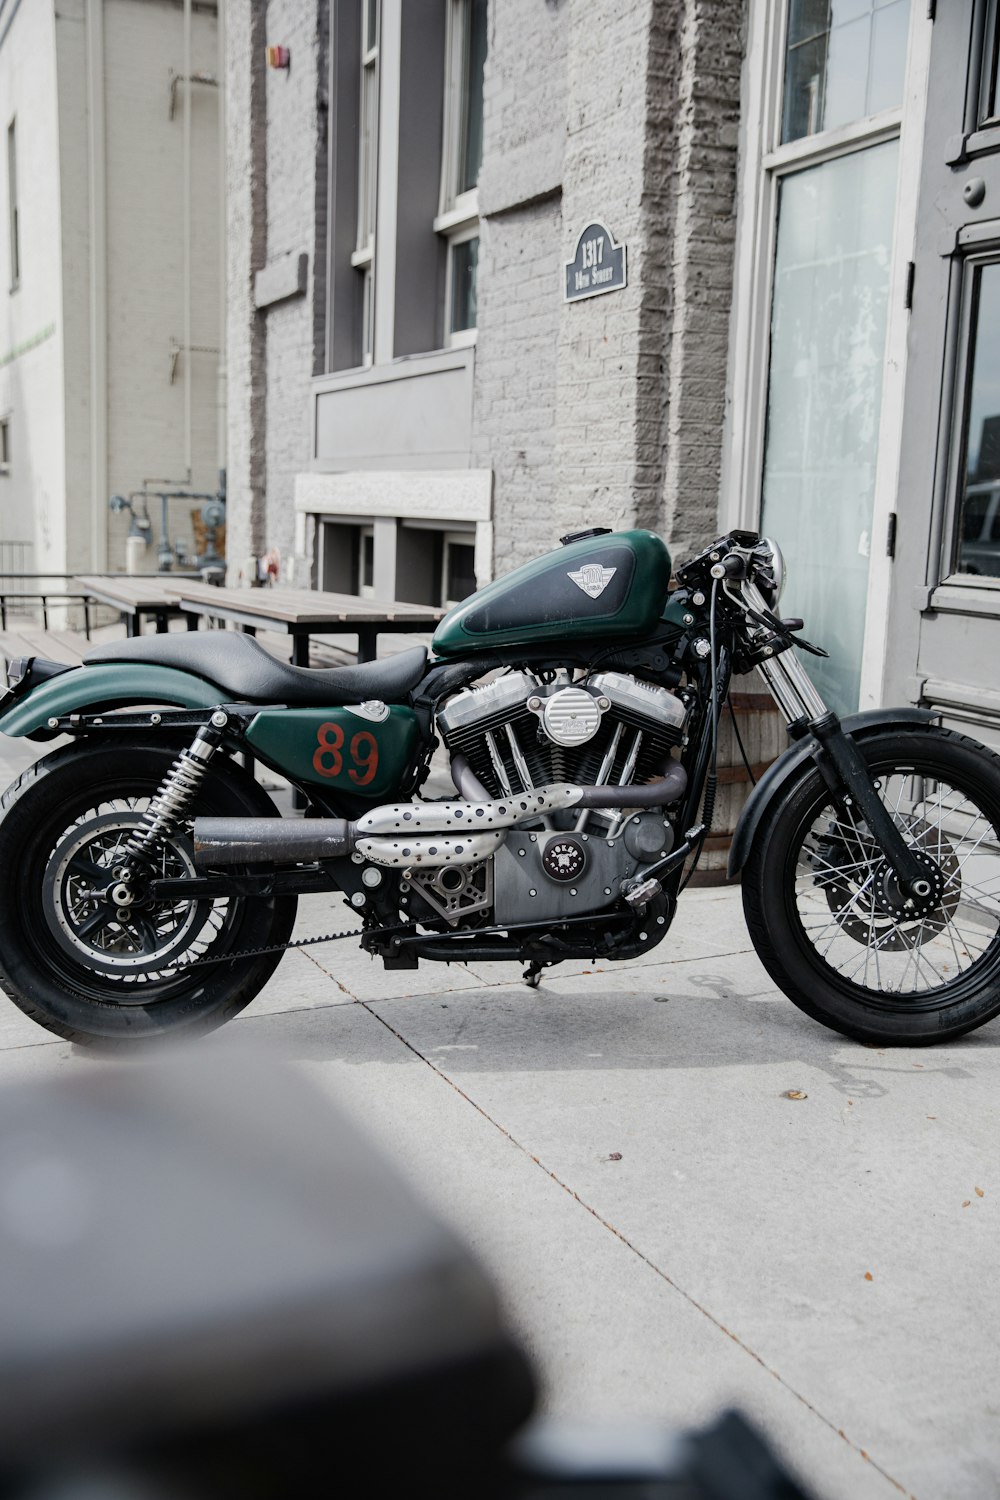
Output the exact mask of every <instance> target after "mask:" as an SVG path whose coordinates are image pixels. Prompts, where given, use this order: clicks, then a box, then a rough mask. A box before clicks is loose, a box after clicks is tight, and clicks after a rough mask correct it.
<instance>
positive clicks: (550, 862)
mask: <svg viewBox="0 0 1000 1500" xmlns="http://www.w3.org/2000/svg"><path fill="white" fill-rule="evenodd" d="M586 863H587V852H586V850H585V849H584V847H583V845H582V844H581V843H580V841H579V839H574V838H561V839H553V840H552V842H551V843H549V844H546V846H545V853H544V854H543V855H542V869H543V870H544V871H545V873H546V875H548V876H549V878H550V879H551V880H559V881H563V880H575V879H576V878H577V876H578V875H582V874H583V868H584V866H585V865H586Z"/></svg>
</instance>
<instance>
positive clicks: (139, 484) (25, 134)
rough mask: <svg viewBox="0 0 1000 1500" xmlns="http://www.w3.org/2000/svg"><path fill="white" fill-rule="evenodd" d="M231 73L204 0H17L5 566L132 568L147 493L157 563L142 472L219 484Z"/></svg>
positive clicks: (9, 156) (1, 535) (12, 15)
mask: <svg viewBox="0 0 1000 1500" xmlns="http://www.w3.org/2000/svg"><path fill="white" fill-rule="evenodd" d="M219 72H220V69H219V29H218V22H217V8H216V5H215V4H214V3H205V0H187V4H184V3H182V0H59V4H58V5H55V4H54V3H53V0H0V136H2V150H0V204H2V206H3V214H4V232H3V234H2V236H0V571H11V570H17V571H21V570H28V571H31V570H34V571H38V572H46V571H51V572H55V573H63V572H70V573H71V572H73V571H76V570H82V571H90V570H103V569H106V568H111V569H114V568H121V567H122V566H123V565H124V562H125V552H126V549H125V537H126V532H127V529H128V523H129V516H128V513H127V512H118V513H113V512H112V511H111V510H110V509H109V500H110V498H111V496H112V495H114V494H116V493H120V494H122V495H123V496H126V497H128V496H129V495H130V494H133V493H134V492H139V493H137V494H136V495H135V501H134V508H135V512H136V514H137V515H138V516H139V517H140V518H141V517H142V516H143V513H144V507H148V509H149V510H150V512H151V514H150V521H151V523H152V526H151V530H147V531H146V532H145V535H146V537H147V538H148V539H149V542H150V545H149V546H148V547H147V548H146V549H145V551H144V555H143V559H142V570H143V571H155V569H156V567H157V560H158V559H157V551H158V546H157V544H158V542H160V541H161V540H162V538H161V534H160V523H161V507H160V505H159V503H158V502H156V503H154V502H152V501H151V500H147V501H146V502H144V501H143V499H142V495H141V492H142V490H143V487H144V485H145V486H146V488H147V491H148V490H150V489H153V490H176V489H194V490H199V491H203V492H205V493H210V492H213V491H215V490H216V489H217V487H218V483H219V469H220V468H224V467H225V456H224V442H225V415H224V413H225V406H224V402H225V389H224V385H222V386H221V389H220V366H221V364H222V358H223V356H222V349H223V343H224V339H223V330H222V326H221V325H222V306H223V296H222V281H223V265H222V251H221V246H222V228H223V213H222V209H221V207H220V204H221V202H222V198H223V195H222V191H221V173H222V163H221V152H220V128H219V114H220V97H219V96H220V90H219ZM222 374H223V378H224V371H223V372H222ZM191 511H192V504H191V502H190V501H183V500H180V501H178V500H174V501H170V502H168V515H167V523H168V532H169V535H170V538H171V540H172V541H174V542H175V543H176V542H180V543H182V544H184V543H186V550H187V551H188V553H189V554H193V553H194V552H195V551H196V550H197V541H196V537H195V535H194V534H193V525H194V523H193V519H192V515H191Z"/></svg>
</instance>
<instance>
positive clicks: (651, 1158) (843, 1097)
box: [0, 890, 1000, 1500]
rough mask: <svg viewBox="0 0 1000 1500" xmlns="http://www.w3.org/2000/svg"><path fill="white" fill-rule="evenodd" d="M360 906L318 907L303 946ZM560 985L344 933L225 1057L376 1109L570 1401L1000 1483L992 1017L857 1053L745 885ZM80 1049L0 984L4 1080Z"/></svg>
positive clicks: (825, 1463)
mask: <svg viewBox="0 0 1000 1500" xmlns="http://www.w3.org/2000/svg"><path fill="white" fill-rule="evenodd" d="M338 924H339V925H340V927H341V928H346V927H352V926H354V925H355V924H354V921H353V913H351V912H350V911H348V910H346V909H345V908H340V909H339V911H336V912H334V913H333V914H331V910H330V903H329V900H328V898H325V897H324V898H316V897H313V898H309V899H308V900H307V901H305V902H303V904H302V909H301V915H300V920H299V927H298V932H299V934H300V935H309V934H313V933H319V932H328V931H330V930H333V929H335V928H336V927H337V926H338ZM551 973H552V977H551V978H547V979H546V980H545V981H544V982H543V984H542V987H541V988H540V989H539V990H537V991H533V990H529V989H528V988H527V987H526V986H524V985H522V984H521V983H520V982H519V980H518V978H517V975H518V971H517V970H516V969H515V968H513V967H510V966H506V965H494V964H486V965H471V966H455V967H451V968H447V967H444V966H441V965H423V966H422V967H421V969H420V970H419V971H417V972H414V973H392V974H387V973H385V972H384V971H383V970H382V969H381V967H380V966H378V965H376V964H374V963H373V962H372V961H371V960H369V959H368V958H366V957H364V956H363V955H361V954H360V953H359V952H358V951H357V950H356V948H355V947H354V945H353V943H344V944H341V945H336V944H332V943H331V944H328V945H324V946H321V947H315V948H311V949H309V950H306V951H302V952H297V953H290V954H288V955H287V956H286V957H285V959H284V960H283V962H282V964H281V967H280V968H279V970H278V972H277V974H276V975H275V977H274V978H273V980H272V981H271V983H270V984H269V985H268V987H267V989H266V990H265V992H264V993H263V994H262V995H261V996H260V997H259V998H258V1000H257V1001H256V1002H255V1004H254V1005H253V1006H252V1007H251V1008H250V1010H249V1011H248V1012H246V1013H245V1015H244V1016H243V1017H242V1018H240V1020H238V1021H237V1022H236V1023H234V1024H233V1025H232V1026H231V1027H230V1028H228V1030H227V1031H223V1032H220V1033H218V1034H216V1035H215V1036H214V1037H212V1038H210V1039H207V1040H206V1041H205V1042H204V1043H203V1045H205V1046H210V1047H215V1048H221V1049H225V1048H226V1047H228V1046H231V1045H232V1043H233V1041H234V1040H235V1039H237V1038H238V1037H239V1035H240V1034H242V1036H243V1037H244V1038H246V1037H251V1038H253V1039H254V1040H255V1041H256V1042H258V1043H260V1044H262V1045H263V1046H264V1047H265V1048H266V1049H268V1050H271V1051H273V1053H274V1054H275V1055H281V1056H284V1057H286V1058H290V1059H291V1060H292V1065H293V1066H295V1067H298V1068H301V1069H302V1070H303V1072H304V1073H306V1074H308V1075H309V1076H311V1077H312V1078H314V1079H315V1080H316V1081H317V1082H318V1083H319V1085H320V1086H321V1087H322V1088H323V1089H325V1090H328V1091H329V1093H330V1094H331V1095H333V1096H335V1097H336V1098H337V1099H338V1100H340V1101H342V1102H343V1103H345V1104H346V1105H347V1106H349V1107H350V1108H351V1109H352V1110H353V1112H354V1113H355V1115H356V1116H357V1118H358V1119H359V1120H360V1121H361V1122H362V1123H363V1124H364V1125H365V1126H366V1127H367V1128H368V1129H369V1131H370V1132H371V1133H372V1134H373V1135H374V1136H376V1137H377V1138H378V1139H380V1140H381V1141H382V1142H383V1143H384V1144H385V1145H386V1146H387V1147H388V1148H389V1150H390V1151H391V1152H392V1154H393V1155H394V1156H395V1157H396V1159H397V1160H398V1161H399V1162H400V1163H401V1164H402V1166H403V1167H404V1169H405V1170H406V1171H407V1172H408V1173H409V1174H410V1176H411V1177H412V1179H413V1180H414V1181H415V1182H416V1183H417V1184H418V1185H419V1186H420V1187H421V1188H422V1190H423V1191H424V1193H425V1194H426V1195H427V1197H428V1198H430V1199H431V1200H432V1201H433V1202H434V1203H436V1204H437V1205H438V1206H439V1207H440V1209H441V1210H442V1211H443V1212H444V1213H445V1214H446V1215H447V1216H448V1217H449V1219H451V1221H452V1222H453V1223H454V1224H455V1225H456V1226H457V1227H458V1228H459V1229H460V1230H461V1231H462V1232H463V1233H464V1234H465V1236H466V1237H467V1239H468V1240H469V1241H470V1242H471V1243H472V1245H473V1246H474V1247H475V1249H476V1250H477V1252H478V1253H479V1255H480V1256H481V1257H482V1259H483V1260H484V1261H485V1262H486V1263H487V1264H488V1266H489V1267H490V1268H491V1269H492V1271H493V1272H494V1273H495V1276H496V1278H497V1281H498V1282H499V1284H500V1286H501V1288H502V1291H503V1294H504V1297H505V1300H506V1304H507V1307H508V1309H509V1313H510V1316H511V1317H512V1319H513V1320H514V1321H515V1323H516V1324H517V1326H518V1327H519V1328H520V1329H521V1331H522V1333H523V1337H524V1339H525V1341H526V1343H527V1345H528V1347H529V1348H530V1350H531V1352H532V1354H533V1356H534V1358H535V1360H536V1362H537V1365H538V1369H539V1372H540V1375H541V1377H542V1381H543V1385H544V1403H545V1406H546V1407H547V1408H548V1409H549V1410H551V1411H558V1412H563V1413H573V1414H578V1415H592V1416H595V1417H599V1418H601V1419H608V1418H612V1417H616V1416H628V1415H640V1416H643V1417H653V1418H656V1419H658V1420H662V1421H666V1422H670V1423H680V1424H685V1423H692V1422H698V1421H701V1420H703V1419H705V1418H707V1417H708V1416H710V1415H711V1414H712V1413H713V1412H715V1411H717V1410H718V1408H719V1407H720V1406H722V1405H723V1404H725V1403H730V1402H735V1403H738V1404H739V1405H740V1406H741V1407H743V1409H744V1410H746V1411H748V1412H749V1413H751V1414H752V1415H754V1416H755V1417H757V1418H758V1419H759V1420H760V1421H761V1422H762V1423H763V1424H764V1426H765V1427H766V1428H767V1429H768V1431H769V1432H770V1433H771V1434H772V1435H773V1436H774V1437H775V1438H776V1439H777V1440H778V1442H779V1443H780V1444H781V1446H782V1447H783V1449H784V1451H785V1452H786V1454H787V1455H788V1456H789V1457H790V1459H791V1460H792V1462H793V1463H794V1464H795V1465H796V1466H797V1467H798V1469H799V1470H800V1471H801V1473H802V1475H803V1476H805V1477H807V1478H808V1479H809V1480H810V1481H811V1483H812V1484H813V1486H814V1487H815V1489H816V1491H817V1493H818V1494H819V1495H821V1496H822V1495H825V1496H828V1497H841V1500H862V1497H869V1496H870V1497H873V1500H874V1497H886V1500H888V1497H890V1496H892V1495H894V1494H895V1495H898V1494H899V1493H905V1494H912V1495H915V1496H918V1497H920V1500H945V1497H973V1496H976V1497H978V1496H986V1495H990V1494H995V1493H996V1492H997V1477H998V1474H1000V1401H998V1398H997V1395H996V1389H995V1387H996V1375H997V1365H998V1360H997V1341H996V1329H997V1326H998V1325H997V1314H998V1311H1000V1284H998V1277H997V1274H996V1273H997V1198H998V1192H1000V1177H998V1169H997V1117H998V1110H997V1104H996V1099H997V1086H996V1085H997V1079H998V1075H1000V1023H996V1022H995V1023H993V1024H992V1025H990V1026H988V1027H986V1028H984V1029H983V1030H981V1031H979V1032H977V1033H976V1034H974V1035H973V1036H972V1037H970V1038H968V1039H967V1040H965V1041H963V1042H962V1043H960V1044H956V1045H954V1046H952V1047H949V1048H946V1049H938V1050H931V1051H927V1050H920V1051H916V1050H914V1051H882V1050H878V1049H872V1048H866V1047H862V1046H856V1045H853V1044H851V1043H849V1042H846V1041H844V1040H842V1039H840V1038H838V1037H836V1036H834V1035H833V1034H832V1033H829V1032H826V1031H824V1030H822V1029H821V1028H820V1027H818V1026H816V1025H814V1024H813V1023H812V1022H810V1021H809V1020H807V1018H806V1017H805V1016H802V1015H800V1013H799V1012H798V1011H797V1010H795V1009H794V1008H793V1007H792V1006H791V1005H790V1004H789V1003H788V1002H787V1001H786V1000H784V999H783V998H782V997H781V996H780V995H779V994H777V993H776V992H775V990H774V988H773V986H772V985H771V983H770V981H769V979H768V978H767V975H766V974H765V973H764V971H763V969H762V968H761V966H760V964H759V963H758V961H757V959H756V957H755V956H754V954H753V952H752V951H751V950H750V947H749V942H748V939H747V935H746V930H745V927H744V925H743V920H742V914H741V909H740V900H739V893H738V891H733V890H701V891H694V892H688V893H687V895H686V896H685V898H684V904H683V906H682V911H681V915H680V917H679V918H678V921H677V923H676V925H675V928H674V930H673V932H672V933H670V934H669V935H668V937H667V939H666V940H665V942H664V943H663V945H662V947H661V949H660V950H659V953H658V954H652V955H648V956H647V958H646V959H645V960H641V961H638V962H633V963H630V964H626V965H622V966H617V967H614V966H610V965H608V966H605V965H598V966H593V967H591V966H583V967H582V968H579V969H578V970H577V971H576V972H574V971H573V970H572V968H570V967H567V968H565V969H557V970H555V971H551ZM84 1066H87V1063H86V1061H85V1060H84V1059H83V1058H81V1056H80V1055H78V1054H77V1053H76V1052H75V1051H74V1049H72V1048H70V1047H68V1046H65V1045H63V1044H61V1043H59V1042H56V1041H55V1040H49V1039H47V1036H46V1033H45V1032H43V1031H41V1030H39V1029H38V1028H37V1027H36V1026H35V1025H33V1023H31V1022H29V1021H28V1020H27V1019H26V1018H24V1017H23V1016H21V1015H20V1013H19V1012H18V1011H16V1010H15V1009H14V1007H13V1006H12V1005H9V1004H7V1003H6V1002H4V1001H0V1079H2V1078H12V1077H15V1076H35V1077H37V1076H41V1075H43V1074H51V1073H53V1072H59V1071H64V1072H67V1073H68V1072H69V1071H70V1070H75V1069H77V1068H80V1067H84ZM789 1090H797V1091H800V1092H801V1093H803V1094H805V1095H806V1097H805V1098H804V1099H801V1100H792V1099H789V1098H787V1097H786V1094H787V1091H789ZM980 1195H982V1196H980Z"/></svg>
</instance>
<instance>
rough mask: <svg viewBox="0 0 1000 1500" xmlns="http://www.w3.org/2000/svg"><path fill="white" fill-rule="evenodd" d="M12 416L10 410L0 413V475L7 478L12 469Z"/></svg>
mask: <svg viewBox="0 0 1000 1500" xmlns="http://www.w3.org/2000/svg"><path fill="white" fill-rule="evenodd" d="M10 429H11V417H10V412H4V413H3V414H2V415H0V477H3V478H7V477H8V476H9V474H10V471H11V456H10V455H11V442H10Z"/></svg>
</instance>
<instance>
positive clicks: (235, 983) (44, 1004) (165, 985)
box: [0, 743, 296, 1048]
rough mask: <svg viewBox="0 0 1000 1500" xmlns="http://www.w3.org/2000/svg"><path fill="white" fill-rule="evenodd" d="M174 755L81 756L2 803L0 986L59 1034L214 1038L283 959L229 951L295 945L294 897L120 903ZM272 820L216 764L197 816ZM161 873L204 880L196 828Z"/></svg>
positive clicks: (173, 846)
mask: <svg viewBox="0 0 1000 1500" xmlns="http://www.w3.org/2000/svg"><path fill="white" fill-rule="evenodd" d="M175 755H176V748H168V747H165V746H162V745H150V744H141V743H124V744H113V745H112V744H110V743H104V744H100V745H87V746H84V747H77V746H73V747H71V748H69V749H67V750H62V751H58V752H57V753H56V754H54V755H51V756H48V757H47V758H46V759H45V760H41V761H38V762H37V763H36V764H35V765H34V766H32V767H31V768H30V769H29V770H28V771H26V772H25V773H24V775H23V776H22V777H21V778H20V780H19V781H17V782H15V784H14V785H13V786H12V787H11V788H10V790H9V791H8V792H7V793H6V794H5V795H4V798H3V803H2V807H3V813H2V819H0V986H2V987H3V989H4V990H5V991H6V993H7V994H8V995H9V996H10V998H11V999H12V1000H13V1001H14V1003H15V1005H17V1006H19V1007H20V1009H21V1010H23V1011H24V1012H25V1014H26V1015H29V1016H31V1018H32V1019H33V1020H35V1021H37V1022H38V1023H39V1024H40V1025H41V1026H44V1027H46V1028H47V1029H48V1030H49V1031H52V1032H54V1033H55V1034H56V1035H57V1036H61V1037H64V1038H66V1039H68V1040H71V1041H74V1042H81V1043H88V1044H92V1045H97V1046H103V1047H112V1048H113V1047H119V1048H120V1047H133V1046H137V1045H141V1044H143V1043H149V1042H150V1041H152V1040H154V1039H155V1038H158V1037H163V1036H165V1035H167V1034H169V1035H172V1036H179V1035H193V1034H195V1033H199V1032H204V1031H210V1030H212V1029H214V1028H215V1027H217V1026H221V1025H222V1024H223V1023H224V1022H226V1021H228V1020H229V1019H230V1018H231V1017H232V1016H234V1015H236V1014H237V1012H238V1011H240V1010H242V1009H243V1008H244V1006H246V1005H248V1004H249V1003H250V1001H251V1000H252V999H253V998H254V996H255V995H256V994H257V992H258V991H259V990H260V989H261V988H262V986H263V985H264V984H265V983H266V982H267V980H268V979H269V978H270V976H271V974H272V973H273V972H274V969H275V967H276V965H277V963H278V962H279V960H280V958H281V954H280V952H279V953H269V954H262V955H260V956H258V957H256V958H249V957H248V958H240V957H238V956H234V957H231V956H230V955H238V954H239V953H240V952H241V951H242V950H244V949H248V948H259V947H269V946H271V945H273V944H280V943H285V942H287V941H288V939H289V938H290V937H291V932H292V927H293V925H294V921H295V907H296V903H295V900H294V898H293V897H281V898H274V897H263V896H255V897H252V898H251V897H238V898H237V897H229V896H222V897H218V898H215V899H212V900H209V899H199V900H195V901H191V900H188V899H178V898H177V897H171V898H169V899H166V900H159V901H156V900H153V899H150V898H146V899H142V900H135V899H134V898H133V893H132V892H131V891H129V890H127V889H125V888H124V887H122V888H121V901H120V902H119V901H118V900H116V899H114V896H113V893H114V891H115V888H116V887H115V871H116V869H118V868H120V866H121V852H122V849H123V847H124V845H125V843H126V841H127V840H128V838H129V835H130V833H131V832H132V831H133V830H134V829H135V828H137V827H138V825H139V820H140V817H141V814H142V812H143V810H144V809H145V808H146V807H147V806H148V804H149V799H150V798H151V797H152V796H153V794H154V793H155V791H156V789H157V787H158V786H159V785H160V783H161V781H162V780H163V778H164V776H165V774H166V772H167V771H168V769H169V768H170V766H171V764H172V762H173V760H174V757H175ZM274 811H275V809H274V807H273V804H272V803H271V802H270V799H269V798H267V797H266V796H265V794H264V793H263V792H262V791H261V790H260V788H259V787H257V785H256V784H255V783H254V782H253V780H252V779H251V778H250V777H248V776H247V775H246V774H245V773H244V772H243V771H242V770H240V768H239V767H237V766H235V765H234V764H233V763H232V762H231V761H228V760H223V759H222V758H221V757H219V758H217V759H216V760H215V761H214V762H213V763H212V764H211V765H210V766H209V768H208V773H207V775H206V777H205V780H204V781H203V783H202V785H201V787H200V789H199V791H198V794H197V797H196V799H195V802H194V805H193V808H192V809H191V810H190V812H189V816H190V817H194V816H195V815H196V814H214V815H217V816H231V817H233V816H235V817H239V816H251V815H252V816H257V817H261V816H264V817H266V816H268V815H269V814H273V813H274ZM152 873H153V875H154V876H155V878H158V879H183V878H185V877H187V876H192V875H194V874H195V873H196V872H195V866H194V860H193V857H192V851H191V841H190V835H189V828H188V825H181V827H180V828H179V829H178V830H177V832H176V833H174V834H171V835H170V836H169V838H167V839H166V840H165V841H164V842H163V843H162V845H161V846H160V847H159V849H158V852H157V855H156V865H155V870H154V871H153V872H152ZM192 965H193V966H192Z"/></svg>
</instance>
